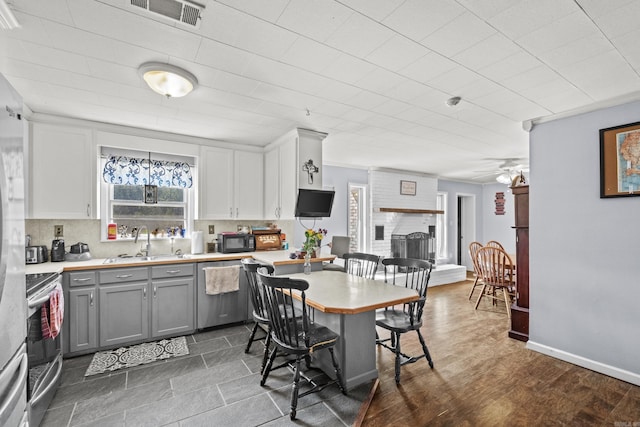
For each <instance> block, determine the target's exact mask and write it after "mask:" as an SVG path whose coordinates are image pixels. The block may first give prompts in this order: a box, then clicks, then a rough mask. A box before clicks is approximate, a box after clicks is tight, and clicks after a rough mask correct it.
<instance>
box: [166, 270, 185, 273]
mask: <svg viewBox="0 0 640 427" xmlns="http://www.w3.org/2000/svg"><path fill="white" fill-rule="evenodd" d="M181 271H182V270H167V271H165V273H167V274H178V273H180V272H181Z"/></svg>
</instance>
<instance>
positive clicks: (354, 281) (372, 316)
mask: <svg viewBox="0 0 640 427" xmlns="http://www.w3.org/2000/svg"><path fill="white" fill-rule="evenodd" d="M288 277H290V278H292V279H302V280H305V281H307V282H308V283H309V289H308V290H307V291H306V292H305V296H306V302H307V305H308V306H309V307H312V308H313V309H314V313H313V319H314V321H315V322H317V323H319V324H321V325H323V326H326V327H328V328H329V329H331V330H332V331H334V332H336V333H338V334H339V336H340V337H339V339H338V343H337V345H336V357H337V359H338V363H339V364H340V369H342V373H343V378H344V381H345V386H346V387H347V389H352V388H354V387H356V386H358V385H360V384H363V383H366V382H368V381H370V380H372V379H374V378H377V377H378V369H377V367H376V309H379V308H384V307H389V306H392V305H396V304H402V303H405V302H409V301H415V300H417V299H418V298H419V297H418V293H417V292H416V291H415V290H413V289H407V288H404V287H402V286H394V285H391V284H387V283H384V282H382V281H380V280H371V279H366V278H363V277H359V276H354V275H351V274H346V273H343V272H339V271H328V270H325V271H317V272H313V273H311V274H303V273H298V274H291V275H289V276H288ZM293 297H294V298H296V299H300V294H299V293H296V294H294V295H293ZM322 353H324V352H320V353H319V355H318V356H319V357H318V356H316V355H314V362H315V363H316V364H317V365H319V367H320V368H322V370H323V371H324V372H326V373H327V374H329V375H333V374H332V373H333V366H332V365H331V361H330V358H329V357H326V358H325V357H324V356H325V355H323V354H322Z"/></svg>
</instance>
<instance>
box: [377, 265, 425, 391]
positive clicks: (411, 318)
mask: <svg viewBox="0 0 640 427" xmlns="http://www.w3.org/2000/svg"><path fill="white" fill-rule="evenodd" d="M382 264H383V265H384V267H385V268H384V280H385V282H387V283H391V284H393V285H396V286H404V287H406V288H411V289H415V290H416V291H417V292H418V295H419V296H420V299H418V300H416V301H412V302H409V303H405V304H403V305H402V309H400V308H396V307H399V306H395V307H387V308H385V309H384V310H380V311H378V312H376V326H379V327H381V328H384V329H386V330H388V331H389V332H390V334H391V336H390V338H386V339H378V340H376V343H377V344H378V345H381V346H383V347H385V348H387V349H389V350H391V351H393V352H394V353H395V355H396V359H395V374H396V384H400V367H401V366H402V365H405V364H407V363H414V362H416V361H418V360H420V359H421V358H423V357H424V358H426V359H427V361H428V362H429V366H430V367H431V368H432V369H433V360H431V355H430V354H429V349H428V348H427V344H426V343H425V341H424V338H423V337H422V334H421V333H420V327H421V326H422V312H423V309H424V304H425V302H426V300H427V289H428V285H429V278H430V277H431V269H432V264H431V263H430V262H429V261H425V260H421V259H411V258H385V259H383V260H382ZM410 331H416V333H417V334H418V338H419V339H420V344H421V345H422V352H423V354H421V355H419V356H408V355H406V354H404V353H403V352H402V350H401V347H400V336H401V335H402V334H404V333H407V332H410ZM388 341H389V342H390V345H387V344H386V342H388ZM402 358H404V360H402Z"/></svg>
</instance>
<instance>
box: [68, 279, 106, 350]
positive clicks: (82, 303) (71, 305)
mask: <svg viewBox="0 0 640 427" xmlns="http://www.w3.org/2000/svg"><path fill="white" fill-rule="evenodd" d="M63 286H64V289H65V291H66V297H65V299H64V301H65V306H66V307H65V319H64V322H63V325H64V330H65V332H66V339H64V340H63V342H64V346H65V348H64V350H63V351H64V352H65V353H77V352H89V351H94V350H95V349H96V348H97V347H98V289H97V286H96V273H95V271H87V272H85V271H82V272H71V273H65V274H64V277H63Z"/></svg>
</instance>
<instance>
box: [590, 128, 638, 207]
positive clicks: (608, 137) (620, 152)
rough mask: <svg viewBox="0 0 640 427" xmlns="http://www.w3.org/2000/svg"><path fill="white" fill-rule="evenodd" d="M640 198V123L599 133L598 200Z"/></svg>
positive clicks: (603, 130)
mask: <svg viewBox="0 0 640 427" xmlns="http://www.w3.org/2000/svg"><path fill="white" fill-rule="evenodd" d="M626 196H640V122H636V123H630V124H626V125H621V126H616V127H612V128H607V129H600V198H606V197H626Z"/></svg>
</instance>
